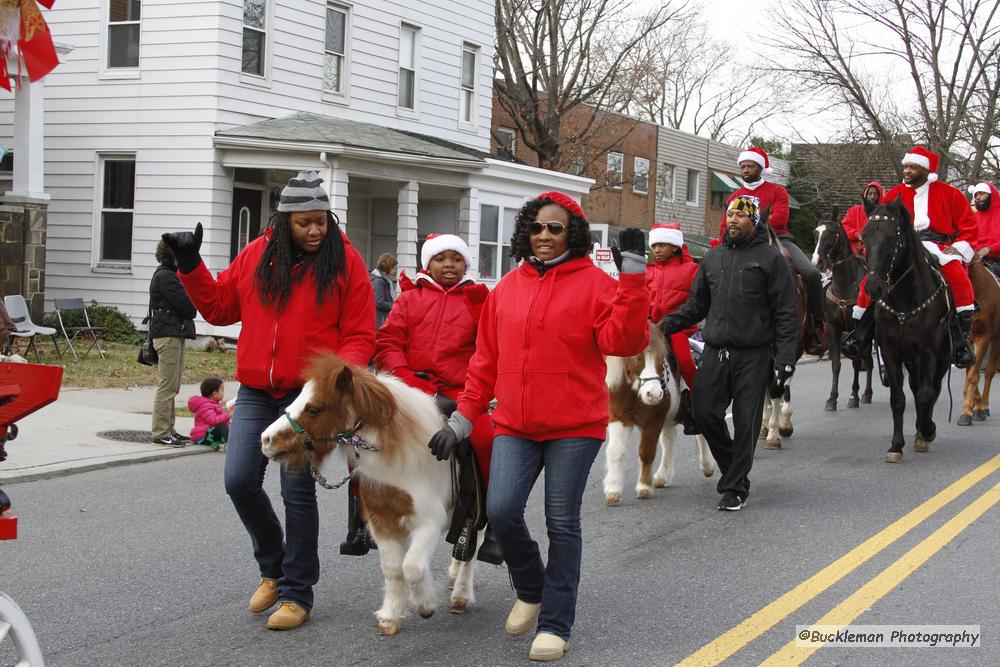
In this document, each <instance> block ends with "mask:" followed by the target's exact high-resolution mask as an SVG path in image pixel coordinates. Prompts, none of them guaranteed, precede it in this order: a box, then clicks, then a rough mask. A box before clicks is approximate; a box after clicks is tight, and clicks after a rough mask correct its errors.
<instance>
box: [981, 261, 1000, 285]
mask: <svg viewBox="0 0 1000 667" xmlns="http://www.w3.org/2000/svg"><path fill="white" fill-rule="evenodd" d="M982 261H983V266H985V267H986V268H987V269H989V270H990V271H991V272H992V273H993V275H994V276H996V279H997V280H1000V259H989V258H988V257H983V260H982Z"/></svg>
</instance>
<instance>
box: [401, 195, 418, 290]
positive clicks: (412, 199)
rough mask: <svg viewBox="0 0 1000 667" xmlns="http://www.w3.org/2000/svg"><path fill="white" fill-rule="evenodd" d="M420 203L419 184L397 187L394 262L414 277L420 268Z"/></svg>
mask: <svg viewBox="0 0 1000 667" xmlns="http://www.w3.org/2000/svg"><path fill="white" fill-rule="evenodd" d="M419 201H420V184H419V183H417V182H416V181H407V182H405V183H403V184H401V185H400V186H399V208H398V209H397V211H398V212H397V223H396V225H397V226H396V260H397V261H398V262H399V268H401V269H404V270H405V271H406V273H407V274H409V275H411V276H412V275H415V274H416V272H417V269H419V268H420V258H419V257H417V203H418V202H419Z"/></svg>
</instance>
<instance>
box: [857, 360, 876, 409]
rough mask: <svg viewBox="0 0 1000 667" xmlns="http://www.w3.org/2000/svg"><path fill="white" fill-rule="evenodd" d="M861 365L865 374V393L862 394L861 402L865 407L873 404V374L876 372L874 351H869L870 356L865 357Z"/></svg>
mask: <svg viewBox="0 0 1000 667" xmlns="http://www.w3.org/2000/svg"><path fill="white" fill-rule="evenodd" d="M860 363H861V368H862V370H864V372H865V393H863V394H861V402H862V403H864V404H865V405H871V402H872V372H873V371H874V370H875V359H874V358H873V357H872V351H871V350H870V349H869V350H868V354H867V355H866V356H864V357H863V361H861V362H860Z"/></svg>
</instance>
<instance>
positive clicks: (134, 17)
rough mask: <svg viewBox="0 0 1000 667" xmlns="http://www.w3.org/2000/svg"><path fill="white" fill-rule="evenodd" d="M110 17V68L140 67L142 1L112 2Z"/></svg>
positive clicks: (114, 0) (122, 0)
mask: <svg viewBox="0 0 1000 667" xmlns="http://www.w3.org/2000/svg"><path fill="white" fill-rule="evenodd" d="M108 4H109V7H110V10H111V11H110V13H109V15H108V67H109V68H111V67H138V66H139V15H140V10H141V5H142V3H141V2H140V0H111V1H110V2H109V3H108Z"/></svg>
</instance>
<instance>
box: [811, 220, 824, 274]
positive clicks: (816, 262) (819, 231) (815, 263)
mask: <svg viewBox="0 0 1000 667" xmlns="http://www.w3.org/2000/svg"><path fill="white" fill-rule="evenodd" d="M825 231H826V225H820V226H819V227H817V228H816V247H815V248H814V249H813V266H819V246H820V244H821V243H823V232H825Z"/></svg>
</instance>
